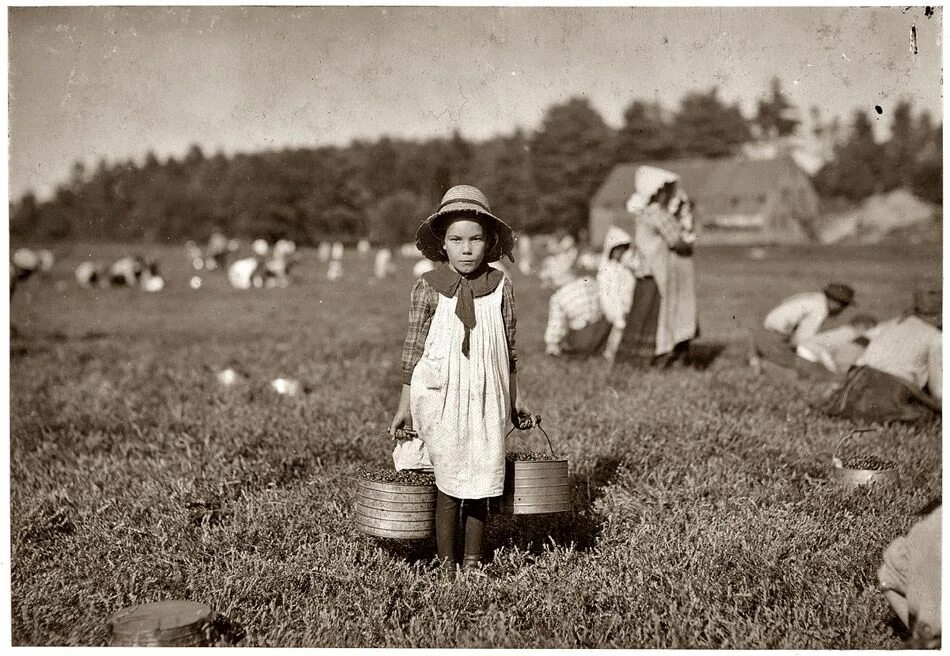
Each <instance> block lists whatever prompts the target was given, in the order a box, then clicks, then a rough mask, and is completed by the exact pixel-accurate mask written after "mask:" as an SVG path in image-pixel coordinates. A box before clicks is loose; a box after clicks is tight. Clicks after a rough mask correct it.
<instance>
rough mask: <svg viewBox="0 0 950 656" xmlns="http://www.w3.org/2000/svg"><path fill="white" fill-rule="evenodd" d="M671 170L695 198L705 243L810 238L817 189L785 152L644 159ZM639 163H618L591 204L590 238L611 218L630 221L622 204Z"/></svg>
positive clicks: (599, 236) (598, 237)
mask: <svg viewBox="0 0 950 656" xmlns="http://www.w3.org/2000/svg"><path fill="white" fill-rule="evenodd" d="M643 164H651V165H652V166H659V167H661V168H664V169H667V170H669V171H673V172H674V173H676V174H678V175H679V176H680V179H681V184H682V186H683V189H685V190H686V193H687V194H689V196H690V198H691V199H692V200H693V203H694V210H693V214H694V215H695V217H696V226H697V232H698V233H699V240H700V242H701V243H703V244H796V243H802V242H807V241H809V240H810V239H811V230H810V226H811V225H813V224H814V222H815V220H816V219H817V216H818V194H817V193H816V192H815V189H814V187H813V186H812V183H811V180H810V179H809V177H808V175H807V174H806V173H805V172H804V171H802V170H801V169H800V168H799V167H798V165H796V164H795V161H794V160H793V159H792V158H791V157H788V156H784V157H779V158H776V159H761V160H748V159H744V160H739V159H717V160H707V159H684V160H674V161H669V162H643ZM638 166H640V164H618V165H617V166H615V167H614V168H613V170H612V171H611V172H610V174H609V175H608V176H607V179H606V180H605V181H604V183H603V184H602V185H601V187H600V189H598V191H597V193H596V194H595V195H594V197H593V199H592V200H591V204H590V239H591V243H592V244H599V243H601V242H602V241H603V239H604V234H605V233H606V231H607V227H608V226H609V225H611V224H613V223H618V224H621V225H622V224H625V223H627V224H629V223H630V221H631V220H632V217H631V216H630V215H629V214H628V213H627V210H626V203H627V199H628V198H629V197H630V194H632V193H633V190H634V176H635V172H636V170H637V167H638Z"/></svg>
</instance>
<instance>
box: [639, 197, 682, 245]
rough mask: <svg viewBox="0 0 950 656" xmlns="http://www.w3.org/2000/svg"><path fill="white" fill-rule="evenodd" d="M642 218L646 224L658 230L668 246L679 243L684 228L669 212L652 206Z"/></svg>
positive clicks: (645, 211) (644, 212)
mask: <svg viewBox="0 0 950 656" xmlns="http://www.w3.org/2000/svg"><path fill="white" fill-rule="evenodd" d="M641 216H642V218H643V221H644V222H645V223H647V224H648V225H650V226H652V227H653V228H654V229H656V231H657V232H658V233H659V234H660V236H661V237H663V241H665V242H666V243H667V245H669V246H672V245H673V244H675V243H676V242H677V241H679V239H680V236H681V234H682V226H681V225H680V223H679V221H677V220H676V217H675V216H673V215H672V214H670V213H669V212H667V211H665V210H662V209H660V208H658V207H656V206H653V205H651V206H650V207H648V208H647V209H646V210H644V211H643V214H642V215H641Z"/></svg>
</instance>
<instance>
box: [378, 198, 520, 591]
mask: <svg viewBox="0 0 950 656" xmlns="http://www.w3.org/2000/svg"><path fill="white" fill-rule="evenodd" d="M416 245H417V247H418V248H419V250H420V251H421V252H422V254H423V255H424V256H425V257H426V258H428V259H429V260H432V261H434V262H437V263H439V264H437V266H436V268H434V269H433V270H432V271H429V272H427V273H425V274H423V275H422V277H421V278H419V280H417V281H416V284H415V285H414V286H413V288H412V294H411V300H410V306H409V331H408V334H407V336H406V341H405V345H404V347H403V355H402V382H403V385H402V395H401V398H400V399H399V408H398V409H397V410H396V414H395V416H394V417H393V420H392V423H391V425H390V428H389V433H390V434H391V435H392V436H393V438H394V439H396V438H400V437H403V436H404V435H405V432H404V430H403V429H405V428H408V427H410V426H411V427H412V428H414V430H415V432H416V434H417V435H418V438H413V439H410V440H400V441H399V443H398V444H397V446H396V448H395V450H394V452H393V459H394V461H395V463H396V468H397V469H403V468H423V467H425V465H426V464H427V463H426V461H430V462H431V467H432V469H433V471H434V473H435V483H436V487H437V488H438V497H437V501H436V518H435V531H436V545H437V548H438V555H439V560H440V561H441V563H442V565H443V567H445V568H446V569H448V570H449V571H450V572H451V573H452V575H454V572H455V569H456V564H457V561H456V554H455V551H456V540H457V538H462V539H461V540H460V541H464V542H463V543H464V549H463V559H462V569H463V570H469V569H474V568H477V567H478V566H479V563H480V561H481V557H482V543H483V538H484V530H485V521H486V518H487V515H488V499H489V498H491V497H497V496H500V495H501V494H502V492H503V487H504V479H505V442H504V438H505V433H506V431H507V429H508V428H509V427H510V426H511V424H512V423H515V424H516V425H518V427H519V428H530V427H531V426H532V425H533V421H532V420H531V419H530V413H529V412H528V411H527V408H525V406H524V404H523V403H522V402H521V400H520V396H519V390H518V384H517V374H516V362H517V354H516V351H515V297H514V290H513V288H512V284H511V281H510V280H509V279H508V278H507V277H506V276H505V275H504V274H502V272H501V271H499V270H498V269H495V268H493V267H490V266H489V263H490V262H496V261H497V260H498V259H499V258H501V257H502V256H503V255H507V256H508V257H509V259H511V250H512V247H513V246H514V234H513V233H512V230H511V228H509V227H508V226H507V225H506V224H505V223H504V222H503V221H502V220H501V219H499V218H497V217H496V216H494V215H493V214H492V213H491V211H490V209H489V207H488V200H487V199H486V198H485V195H484V194H483V193H482V192H481V191H479V190H478V189H476V188H475V187H471V186H468V185H458V186H455V187H452V188H451V189H449V190H448V191H447V192H446V193H445V196H443V198H442V202H441V203H440V205H439V208H438V210H437V211H436V212H435V213H434V214H433V215H432V216H430V217H429V218H427V219H426V220H425V221H424V222H423V224H422V225H421V226H420V227H419V230H418V231H417V233H416ZM407 463H408V465H409V466H408V467H407V466H406V464H407ZM460 511H461V526H459V514H460Z"/></svg>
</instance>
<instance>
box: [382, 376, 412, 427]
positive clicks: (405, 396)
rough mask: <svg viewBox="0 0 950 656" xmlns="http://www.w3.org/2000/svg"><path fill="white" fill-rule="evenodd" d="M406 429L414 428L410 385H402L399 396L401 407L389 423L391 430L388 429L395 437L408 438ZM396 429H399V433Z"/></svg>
mask: <svg viewBox="0 0 950 656" xmlns="http://www.w3.org/2000/svg"><path fill="white" fill-rule="evenodd" d="M405 429H409V430H411V429H412V415H411V414H410V413H409V386H408V385H403V386H402V393H401V394H400V396H399V407H398V408H397V409H396V414H395V415H393V421H392V423H391V424H389V430H388V431H386V432H388V433H389V434H390V435H392V437H393V439H394V440H396V439H400V440H404V439H406V435H405ZM396 431H399V432H398V433H397V432H396Z"/></svg>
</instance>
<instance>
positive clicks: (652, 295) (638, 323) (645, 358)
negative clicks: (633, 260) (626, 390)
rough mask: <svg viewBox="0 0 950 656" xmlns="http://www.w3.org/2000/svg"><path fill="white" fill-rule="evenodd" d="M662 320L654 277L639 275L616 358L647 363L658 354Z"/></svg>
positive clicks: (658, 294)
mask: <svg viewBox="0 0 950 656" xmlns="http://www.w3.org/2000/svg"><path fill="white" fill-rule="evenodd" d="M659 321H660V289H659V288H658V287H657V286H656V280H655V279H654V278H653V276H650V277H648V278H637V284H636V286H635V287H634V288H633V306H632V307H631V308H630V314H629V315H627V327H626V329H624V331H623V337H622V338H621V340H620V346H619V347H618V348H617V357H616V359H617V361H619V362H632V363H634V364H639V365H644V366H645V365H648V364H650V363H651V362H652V361H653V356H654V355H656V329H657V325H658V324H659Z"/></svg>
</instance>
